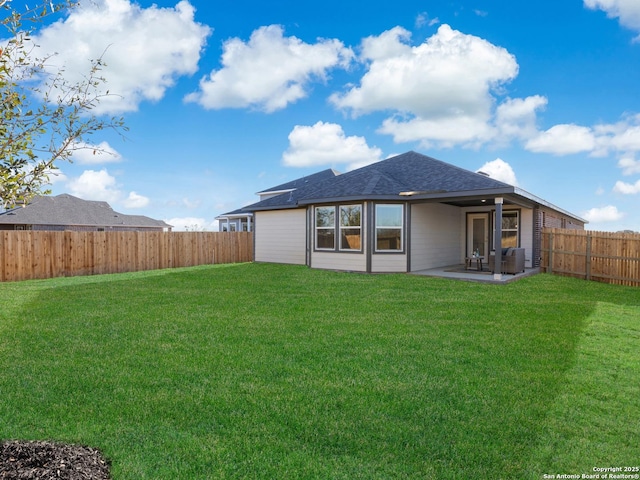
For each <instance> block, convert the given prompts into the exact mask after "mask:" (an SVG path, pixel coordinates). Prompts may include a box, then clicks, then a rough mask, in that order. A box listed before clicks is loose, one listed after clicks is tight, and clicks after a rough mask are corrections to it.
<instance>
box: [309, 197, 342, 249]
mask: <svg viewBox="0 0 640 480" xmlns="http://www.w3.org/2000/svg"><path fill="white" fill-rule="evenodd" d="M320 209H327V210H329V209H331V210H333V222H332V223H333V225H329V226H318V210H320ZM313 225H314V227H313V231H314V249H315V250H318V251H321V252H334V251H335V250H336V207H335V205H318V206H316V207H314V209H313ZM320 230H323V231H327V232H328V231H331V232H332V233H333V246H332V247H331V248H329V247H319V246H318V231H320Z"/></svg>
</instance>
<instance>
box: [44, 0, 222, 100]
mask: <svg viewBox="0 0 640 480" xmlns="http://www.w3.org/2000/svg"><path fill="white" fill-rule="evenodd" d="M194 13H195V9H194V8H193V6H192V5H191V4H190V3H189V2H188V1H186V0H182V1H180V2H179V3H178V4H177V5H176V6H175V8H159V7H157V6H156V5H153V6H151V7H149V8H142V7H140V5H138V4H136V3H132V2H130V1H129V0H92V1H86V0H85V1H82V2H80V5H79V6H78V7H77V8H75V9H73V10H71V13H70V15H69V16H68V17H67V18H66V19H64V20H61V21H58V22H56V23H54V24H52V25H50V26H47V27H45V28H43V29H42V30H41V31H40V32H39V34H38V36H37V38H36V39H35V41H36V43H37V44H39V45H40V46H41V47H40V49H39V50H38V51H37V52H35V53H36V54H37V55H38V56H43V55H45V54H46V53H52V52H57V55H56V56H55V57H54V58H53V59H52V60H51V61H50V62H49V63H51V64H53V62H54V61H55V65H57V66H62V65H64V67H65V77H66V79H67V80H69V81H71V82H77V81H80V80H81V79H82V78H83V77H84V76H86V75H87V74H88V72H89V68H90V62H89V61H90V60H92V59H93V60H95V59H98V58H100V57H101V56H102V58H103V60H104V62H105V63H106V67H104V69H103V70H102V71H101V72H100V74H101V76H103V77H104V78H105V79H106V84H105V85H104V86H103V87H102V88H103V89H105V90H107V89H108V90H109V91H110V93H111V94H112V95H110V96H108V97H105V98H103V99H102V100H101V101H100V103H99V104H98V106H97V107H96V108H95V110H94V111H95V112H96V113H116V112H118V113H120V112H125V111H135V110H137V108H138V104H139V103H140V102H142V101H145V100H150V101H157V100H160V99H161V98H162V97H163V96H164V94H165V92H166V90H167V89H168V88H170V87H172V86H173V85H174V84H175V82H176V79H177V78H178V77H180V76H182V75H191V74H193V73H195V72H196V71H197V68H198V67H197V64H198V61H199V59H200V54H201V52H202V49H203V47H204V45H205V43H206V38H207V37H208V36H209V34H210V32H211V29H210V28H209V27H207V26H205V25H202V24H199V23H197V22H195V21H194ZM103 54H104V55H103Z"/></svg>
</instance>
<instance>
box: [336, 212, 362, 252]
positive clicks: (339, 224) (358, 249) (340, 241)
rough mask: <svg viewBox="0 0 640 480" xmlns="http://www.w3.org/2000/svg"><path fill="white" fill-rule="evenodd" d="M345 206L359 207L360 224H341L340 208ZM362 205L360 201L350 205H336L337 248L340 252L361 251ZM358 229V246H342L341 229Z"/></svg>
mask: <svg viewBox="0 0 640 480" xmlns="http://www.w3.org/2000/svg"><path fill="white" fill-rule="evenodd" d="M345 207H359V208H360V225H358V226H357V227H356V226H343V225H342V215H341V213H342V208H345ZM363 210H364V209H363V206H362V204H361V203H354V204H352V205H338V217H339V219H338V237H337V239H338V250H339V251H341V252H361V251H362V212H363ZM356 229H357V230H359V231H360V248H342V231H343V230H356Z"/></svg>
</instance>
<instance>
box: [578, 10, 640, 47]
mask: <svg viewBox="0 0 640 480" xmlns="http://www.w3.org/2000/svg"><path fill="white" fill-rule="evenodd" d="M584 5H585V6H586V7H587V8H590V9H592V10H596V9H600V10H603V11H604V12H606V13H607V16H608V17H609V18H618V19H619V20H620V24H621V25H623V26H625V27H627V28H630V29H632V30H636V31H640V2H638V0H584ZM638 40H640V36H638V37H636V41H638Z"/></svg>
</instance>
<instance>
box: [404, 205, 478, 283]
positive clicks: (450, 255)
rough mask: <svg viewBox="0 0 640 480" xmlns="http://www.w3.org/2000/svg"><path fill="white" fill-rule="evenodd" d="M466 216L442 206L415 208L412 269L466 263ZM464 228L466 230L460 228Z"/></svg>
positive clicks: (412, 219)
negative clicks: (464, 250) (464, 251)
mask: <svg viewBox="0 0 640 480" xmlns="http://www.w3.org/2000/svg"><path fill="white" fill-rule="evenodd" d="M464 219H465V215H464V213H463V212H462V210H461V209H460V208H457V207H452V206H450V205H444V204H439V203H422V204H416V205H413V206H412V207H411V270H412V271H416V270H425V269H428V268H437V267H444V266H447V265H454V264H458V263H461V262H463V261H464V253H461V252H462V251H463V249H464V241H465V228H466V226H465V225H464ZM461 224H462V225H463V227H462V230H461V229H460V225H461Z"/></svg>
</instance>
